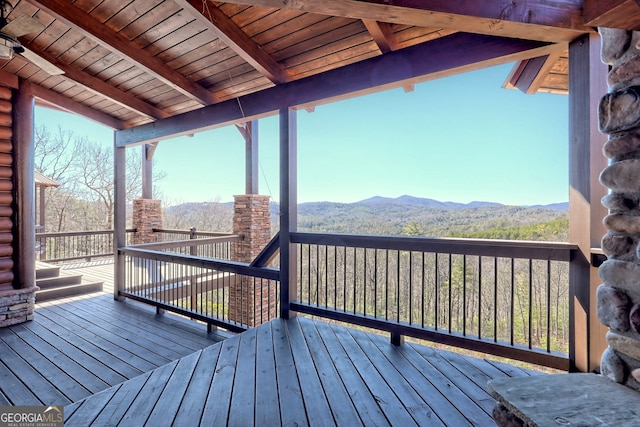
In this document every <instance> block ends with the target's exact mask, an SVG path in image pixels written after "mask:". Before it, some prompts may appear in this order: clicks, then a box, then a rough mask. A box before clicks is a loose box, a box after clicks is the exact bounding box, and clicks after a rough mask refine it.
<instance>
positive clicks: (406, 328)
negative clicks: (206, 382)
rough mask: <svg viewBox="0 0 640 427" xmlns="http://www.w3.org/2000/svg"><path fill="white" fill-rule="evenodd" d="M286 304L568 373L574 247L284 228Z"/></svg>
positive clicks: (541, 243) (304, 310)
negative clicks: (289, 280) (288, 267)
mask: <svg viewBox="0 0 640 427" xmlns="http://www.w3.org/2000/svg"><path fill="white" fill-rule="evenodd" d="M291 239H292V242H293V243H296V244H297V251H298V266H297V270H298V271H297V274H298V280H297V301H292V302H291V309H292V310H295V311H299V312H303V313H307V314H311V315H316V316H322V317H326V318H330V319H334V320H340V321H344V322H348V323H352V324H357V325H362V326H368V327H373V328H376V329H381V330H385V331H389V332H391V333H392V337H395V339H399V337H400V336H402V335H407V336H413V337H417V338H423V339H427V340H430V341H435V342H439V343H443V344H449V345H453V346H457V347H462V348H467V349H470V350H477V351H481V352H484V353H490V354H495V355H498V356H505V357H509V358H513V359H520V360H524V361H527V362H531V363H536V364H540V365H547V366H551V367H556V368H559V369H568V366H569V360H568V350H569V346H570V345H571V343H570V342H569V336H570V333H569V330H570V323H569V322H571V319H570V313H569V295H570V289H569V283H570V281H569V262H570V260H571V256H572V252H573V251H575V250H577V247H576V246H575V245H571V244H565V243H547V242H521V241H498V240H470V239H439V238H406V237H374V236H353V235H327V234H315V233H293V234H292V237H291Z"/></svg>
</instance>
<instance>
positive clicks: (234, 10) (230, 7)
mask: <svg viewBox="0 0 640 427" xmlns="http://www.w3.org/2000/svg"><path fill="white" fill-rule="evenodd" d="M209 3H211V4H212V5H214V6H215V7H217V8H218V9H220V10H222V11H223V12H224V13H225V15H227V16H228V17H229V18H234V17H235V16H236V15H238V14H240V13H242V12H244V11H245V10H247V9H250V8H251V5H250V4H238V3H236V2H233V3H231V2H215V1H210V2H209Z"/></svg>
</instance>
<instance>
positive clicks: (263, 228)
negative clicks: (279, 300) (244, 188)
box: [229, 194, 277, 326]
mask: <svg viewBox="0 0 640 427" xmlns="http://www.w3.org/2000/svg"><path fill="white" fill-rule="evenodd" d="M234 201H235V203H234V209H233V233H234V234H242V235H244V239H243V240H242V241H241V242H237V243H234V244H233V245H232V248H231V259H232V260H233V261H239V262H244V263H250V262H251V261H253V259H254V258H255V257H256V256H257V255H258V254H259V253H260V251H262V249H263V248H264V247H265V246H266V245H267V244H268V243H269V241H270V240H271V215H270V211H269V196H260V195H257V194H246V195H240V196H234ZM276 297H277V295H276V289H275V284H274V283H271V284H269V281H268V280H262V279H254V278H252V277H245V276H242V277H239V276H237V277H236V278H235V279H233V280H231V283H230V285H229V319H230V320H232V321H235V322H239V323H242V324H245V325H248V326H257V325H259V324H261V323H265V322H267V321H269V320H271V319H273V318H274V317H275V315H276Z"/></svg>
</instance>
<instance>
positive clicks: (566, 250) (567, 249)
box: [291, 233, 578, 261]
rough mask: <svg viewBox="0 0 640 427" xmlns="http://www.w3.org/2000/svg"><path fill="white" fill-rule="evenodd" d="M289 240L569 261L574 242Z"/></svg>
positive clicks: (307, 236) (308, 236)
mask: <svg viewBox="0 0 640 427" xmlns="http://www.w3.org/2000/svg"><path fill="white" fill-rule="evenodd" d="M291 241H292V242H293V243H303V244H315V245H328V246H346V247H356V248H371V249H391V250H401V251H420V252H435V253H448V254H459V255H479V256H493V257H503V258H524V259H541V260H552V261H570V260H571V258H572V256H573V253H575V252H576V251H577V250H578V245H575V244H572V243H563V242H534V241H515V240H493V239H453V238H446V237H404V236H402V237H396V236H370V235H355V234H324V233H291Z"/></svg>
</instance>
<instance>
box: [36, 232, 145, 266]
mask: <svg viewBox="0 0 640 427" xmlns="http://www.w3.org/2000/svg"><path fill="white" fill-rule="evenodd" d="M135 231H136V230H135V229H128V230H127V239H128V240H129V239H130V236H131V234H132V233H135ZM113 253H114V249H113V230H99V231H72V232H60V233H36V258H37V259H38V260H39V261H43V262H50V263H60V262H65V261H75V260H87V261H91V260H92V259H95V258H103V257H112V256H113Z"/></svg>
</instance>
